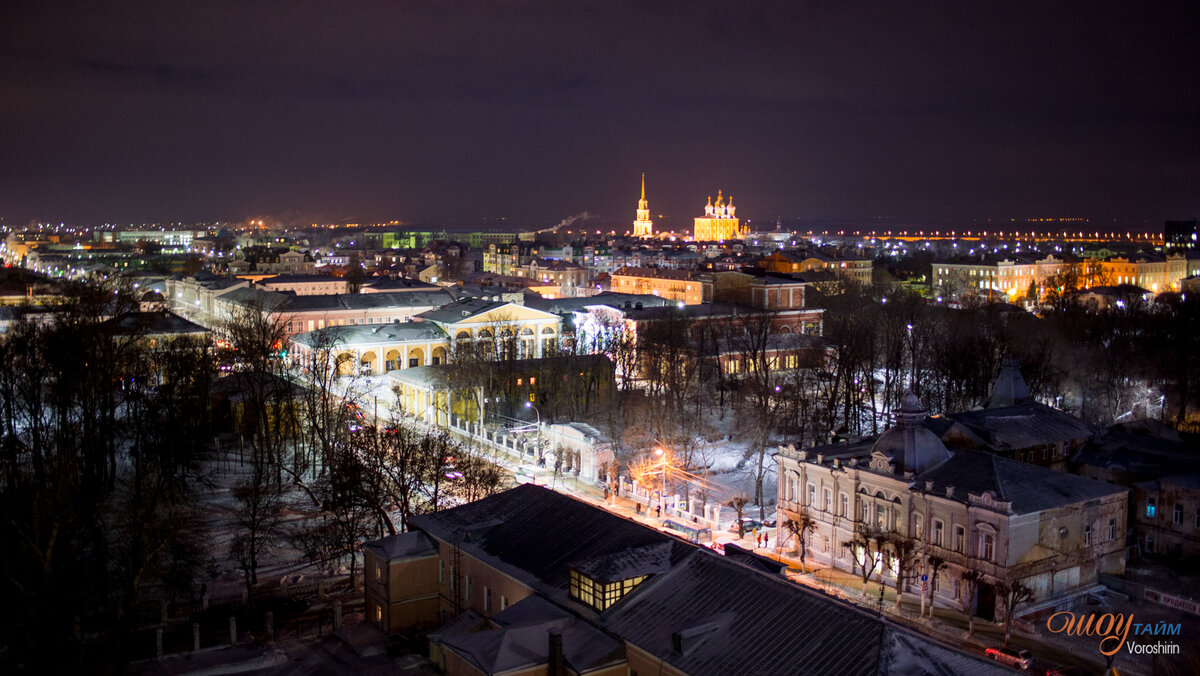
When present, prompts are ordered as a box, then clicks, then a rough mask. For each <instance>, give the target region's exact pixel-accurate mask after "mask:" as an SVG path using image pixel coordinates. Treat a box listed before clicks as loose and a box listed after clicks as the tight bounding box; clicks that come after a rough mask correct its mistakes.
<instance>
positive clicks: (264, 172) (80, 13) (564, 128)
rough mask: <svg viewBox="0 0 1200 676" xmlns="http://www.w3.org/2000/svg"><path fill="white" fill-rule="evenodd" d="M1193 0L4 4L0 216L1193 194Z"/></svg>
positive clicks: (1198, 40) (969, 206) (550, 218)
mask: <svg viewBox="0 0 1200 676" xmlns="http://www.w3.org/2000/svg"><path fill="white" fill-rule="evenodd" d="M1197 15H1200V14H1198V13H1197V11H1196V5H1195V3H1194V2H1189V3H1184V2H1179V3H1172V4H1164V3H1156V2H1149V3H1141V2H1121V3H1102V2H1078V3H1061V2H1028V3H1021V2H1011V1H1005V2H1000V1H995V2H985V1H974V0H971V1H965V0H964V1H961V2H944V3H927V2H921V3H908V2H894V1H889V2H879V3H865V4H863V3H842V2H811V3H808V2H781V3H771V4H766V3H738V2H721V3H709V2H694V1H686V2H677V3H667V2H654V3H650V2H647V3H629V2H595V3H592V2H577V1H575V0H567V1H562V2H528V3H527V2H501V1H500V0H493V1H490V2H480V3H470V2H447V1H431V2H422V3H409V2H379V3H366V2H336V3H312V2H294V1H287V2H265V1H264V2H257V1H254V0H247V1H245V2H163V1H161V0H157V1H153V2H139V1H124V0H121V1H116V2H93V3H54V2H45V1H42V0H25V1H23V2H15V1H13V2H5V3H3V7H2V8H0V217H3V219H4V220H3V221H2V222H3V223H4V224H8V225H13V224H23V223H25V222H26V221H28V220H30V219H38V220H46V221H54V222H58V221H67V222H76V223H99V222H147V221H186V222H195V221H216V220H241V219H245V218H249V217H252V216H257V215H275V216H280V217H285V218H296V219H309V220H311V221H336V220H344V219H349V220H354V221H369V220H383V219H403V220H406V221H411V222H418V223H424V224H442V225H466V226H470V225H474V224H481V223H484V222H488V221H485V220H484V219H492V218H498V217H506V218H508V219H510V221H514V222H517V223H533V224H545V223H549V224H553V223H557V222H558V221H559V220H560V219H562V218H565V217H568V216H571V215H573V214H577V213H580V212H584V211H586V212H588V213H590V214H592V215H594V216H599V217H600V218H601V219H603V220H607V221H611V222H615V223H619V224H625V225H626V226H628V223H626V222H627V221H632V220H633V215H634V214H633V212H634V208H635V206H636V201H637V197H638V194H637V191H638V180H639V175H640V172H642V171H645V172H646V183H647V197H648V199H649V200H650V206H651V209H652V210H653V213H654V214H655V215H656V216H657V215H658V214H660V213H664V214H667V215H668V216H669V217H672V218H677V219H680V220H685V219H688V218H690V217H692V216H695V215H698V214H699V213H700V212H701V211H702V208H703V205H704V202H705V199H706V197H707V196H708V195H710V194H712V195H715V194H716V191H717V189H718V188H721V189H723V190H724V191H725V193H726V194H732V195H733V196H734V198H735V203H736V204H737V205H738V206H739V216H743V217H749V218H752V219H768V220H770V221H774V220H775V218H776V217H782V218H783V219H785V220H789V219H795V218H801V219H808V220H821V219H829V220H839V219H844V220H855V219H869V218H872V217H876V216H884V217H889V218H893V219H908V220H911V221H928V222H945V221H953V220H967V219H982V218H1009V217H1015V218H1022V217H1078V216H1083V217H1089V218H1093V219H1109V220H1111V219H1113V218H1117V219H1144V220H1146V221H1149V222H1152V223H1160V222H1161V221H1162V220H1164V219H1168V218H1190V217H1194V216H1197V215H1200V21H1197V19H1196V16H1197Z"/></svg>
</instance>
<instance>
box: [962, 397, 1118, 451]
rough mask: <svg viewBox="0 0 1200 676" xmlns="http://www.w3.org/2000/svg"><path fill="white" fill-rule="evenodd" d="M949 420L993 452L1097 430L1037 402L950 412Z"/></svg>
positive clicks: (1071, 438)
mask: <svg viewBox="0 0 1200 676" xmlns="http://www.w3.org/2000/svg"><path fill="white" fill-rule="evenodd" d="M946 417H947V418H949V419H951V420H953V421H954V422H955V423H956V426H957V425H961V426H962V427H964V428H966V429H967V430H968V431H969V432H970V433H971V434H972V435H974V436H975V437H976V438H978V439H979V440H980V441H981V442H982V443H983V444H984V445H985V446H986V447H987V448H989V449H991V450H993V451H1004V450H1017V449H1023V448H1031V447H1034V446H1041V445H1044V444H1050V443H1058V442H1068V441H1074V440H1076V439H1087V438H1089V437H1091V436H1092V435H1093V434H1095V433H1096V430H1095V428H1093V427H1092V426H1091V425H1089V424H1088V423H1086V422H1084V421H1083V420H1080V419H1079V418H1076V417H1075V416H1072V415H1069V414H1067V413H1063V412H1062V411H1060V410H1058V409H1056V408H1053V407H1050V406H1046V405H1045V404H1041V403H1038V402H1036V401H1025V402H1023V403H1020V404H1016V405H1014V406H1004V407H1001V408H988V409H983V410H979V411H965V412H963V413H951V414H949V415H947V416H946ZM951 429H952V430H953V429H954V428H953V427H952V428H951ZM944 438H945V436H943V439H944Z"/></svg>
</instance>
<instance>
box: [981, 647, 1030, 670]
mask: <svg viewBox="0 0 1200 676" xmlns="http://www.w3.org/2000/svg"><path fill="white" fill-rule="evenodd" d="M986 653H987V656H988V657H990V658H992V659H994V660H996V661H997V662H999V663H1001V664H1007V665H1008V666H1010V667H1015V668H1017V669H1028V668H1029V666H1030V665H1031V664H1033V655H1031V654H1029V651H1028V650H1017V649H1016V648H988V649H987V651H986Z"/></svg>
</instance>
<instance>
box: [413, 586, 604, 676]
mask: <svg viewBox="0 0 1200 676" xmlns="http://www.w3.org/2000/svg"><path fill="white" fill-rule="evenodd" d="M464 615H466V616H467V617H466V618H465V620H464V621H462V622H454V623H452V625H447V626H446V627H444V628H443V629H441V630H439V631H436V632H434V633H433V634H431V635H430V638H431V639H432V640H433V641H434V642H436V643H438V644H440V645H442V646H443V647H445V648H449V649H451V650H453V651H454V652H455V653H457V654H458V655H460V656H462V657H463V658H464V659H466V660H467V661H469V662H471V663H472V664H473V665H474V666H475V667H476V668H478V669H479V670H480V671H482V672H483V673H485V674H500V673H504V672H510V671H516V670H521V669H529V668H531V667H536V666H539V665H543V664H546V663H547V662H548V661H549V653H550V650H549V645H550V641H549V638H550V634H551V632H554V633H557V634H560V635H561V636H562V650H563V662H564V663H565V666H566V667H568V668H569V669H570V670H572V671H574V672H576V673H583V672H586V671H591V670H593V669H597V668H600V667H603V666H606V665H609V664H613V663H615V662H619V661H620V660H622V659H623V658H624V650H623V648H624V646H623V645H622V644H621V642H620V641H618V640H616V639H614V638H612V637H611V636H609V635H607V634H605V633H604V632H603V631H600V630H599V629H597V628H596V627H594V626H592V625H591V624H589V623H587V622H584V621H582V620H580V619H579V618H577V617H575V616H573V615H571V614H570V613H568V612H566V611H564V610H562V609H561V608H558V607H557V606H555V605H553V604H551V603H549V602H547V601H545V600H544V599H542V598H540V597H538V596H530V597H527V598H525V599H522V600H521V601H519V602H517V603H515V604H513V605H511V606H509V607H508V608H506V609H505V610H502V611H500V612H499V613H496V614H494V615H492V617H491V620H492V622H494V623H496V624H498V625H499V626H498V627H496V628H492V627H491V626H490V625H489V624H487V623H486V622H484V621H483V618H482V617H481V616H479V615H476V614H474V612H473V611H469V612H468V613H464Z"/></svg>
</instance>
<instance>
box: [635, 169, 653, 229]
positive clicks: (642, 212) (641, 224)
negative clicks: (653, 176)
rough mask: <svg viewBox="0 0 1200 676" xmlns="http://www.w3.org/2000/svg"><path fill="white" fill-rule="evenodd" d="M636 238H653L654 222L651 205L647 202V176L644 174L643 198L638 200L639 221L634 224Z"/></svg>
mask: <svg viewBox="0 0 1200 676" xmlns="http://www.w3.org/2000/svg"><path fill="white" fill-rule="evenodd" d="M633 236H634V237H653V236H654V221H651V220H650V203H649V202H647V201H646V174H645V172H643V173H642V198H641V199H640V200H638V206H637V220H636V221H634V222H633Z"/></svg>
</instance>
